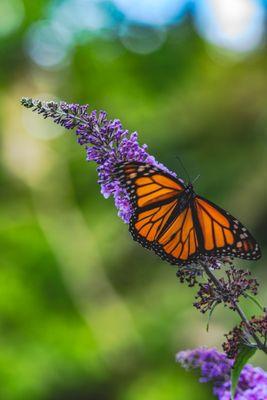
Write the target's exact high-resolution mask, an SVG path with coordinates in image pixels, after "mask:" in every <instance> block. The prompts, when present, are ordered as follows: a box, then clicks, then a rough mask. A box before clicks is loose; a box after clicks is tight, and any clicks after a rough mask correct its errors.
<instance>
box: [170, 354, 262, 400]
mask: <svg viewBox="0 0 267 400" xmlns="http://www.w3.org/2000/svg"><path fill="white" fill-rule="evenodd" d="M176 360H177V362H179V363H180V364H181V365H182V367H184V368H186V369H196V368H199V369H200V371H201V377H200V382H212V383H213V393H214V395H215V396H217V398H218V399H219V400H230V398H231V396H230V388H231V382H230V374H231V367H232V365H233V360H229V359H228V358H227V357H226V356H225V355H224V354H222V353H220V352H218V351H217V350H216V349H214V348H212V349H207V348H204V347H203V348H198V349H194V350H185V351H181V352H180V353H178V354H177V356H176ZM266 399H267V373H266V372H265V371H263V370H262V369H261V368H255V367H253V366H252V365H250V364H247V365H246V366H245V367H244V368H243V370H242V372H241V374H240V377H239V381H238V385H237V390H236V395H235V400H266Z"/></svg>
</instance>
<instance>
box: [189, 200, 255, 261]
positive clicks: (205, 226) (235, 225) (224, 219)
mask: <svg viewBox="0 0 267 400" xmlns="http://www.w3.org/2000/svg"><path fill="white" fill-rule="evenodd" d="M195 207H196V210H197V217H198V221H199V224H200V228H201V234H202V237H203V253H204V254H214V255H216V254H217V255H218V254H223V255H225V256H226V255H227V256H232V257H239V258H243V259H247V260H257V259H259V258H260V257H261V252H260V249H259V245H258V244H257V242H256V240H255V239H254V238H253V236H252V235H251V234H250V233H249V231H248V230H247V228H245V227H244V225H242V224H241V222H240V221H238V220H237V219H236V218H234V217H233V216H232V215H230V214H229V213H228V212H226V211H224V210H223V209H222V208H220V207H218V206H217V205H215V204H213V203H212V202H210V201H209V200H206V199H204V198H203V197H200V196H196V197H195Z"/></svg>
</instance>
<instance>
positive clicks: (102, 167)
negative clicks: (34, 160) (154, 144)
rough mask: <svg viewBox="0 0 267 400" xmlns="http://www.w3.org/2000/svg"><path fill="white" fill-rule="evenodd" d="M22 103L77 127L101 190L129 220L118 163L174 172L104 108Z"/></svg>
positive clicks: (65, 125)
mask: <svg viewBox="0 0 267 400" xmlns="http://www.w3.org/2000/svg"><path fill="white" fill-rule="evenodd" d="M21 103H22V104H23V105H24V106H25V107H27V108H32V109H33V111H36V112H37V113H38V114H41V115H43V117H44V118H48V117H49V118H51V119H52V120H53V121H54V122H55V123H57V124H59V125H61V126H64V127H65V128H67V129H74V128H75V129H76V135H77V141H78V143H79V144H80V145H82V146H84V147H85V149H86V153H87V161H95V162H96V163H97V164H98V168H97V172H98V176H99V183H100V185H101V193H102V194H103V196H104V197H105V198H108V197H109V196H113V197H114V200H115V205H116V207H117V208H118V210H119V212H118V214H119V216H120V217H121V218H122V219H123V221H124V222H126V223H129V221H130V218H131V214H132V209H131V204H130V201H129V197H128V194H127V192H126V190H125V189H123V188H122V187H121V186H120V185H119V182H118V180H116V179H115V177H114V168H115V166H116V164H118V163H119V162H123V161H140V162H147V163H149V164H151V165H154V166H157V167H160V168H161V169H163V170H164V171H167V172H169V173H171V174H172V175H175V174H174V173H173V172H171V171H169V170H168V169H167V168H166V167H165V166H164V165H162V164H160V163H159V162H157V161H156V160H155V158H154V157H153V156H151V155H150V154H149V153H148V152H147V145H145V144H144V145H142V146H140V145H139V143H138V134H137V133H136V132H134V133H129V132H128V131H127V130H125V129H123V127H122V124H121V122H120V121H119V120H118V119H114V120H109V119H108V118H107V114H106V113H105V112H103V111H100V112H97V111H92V112H91V113H88V105H79V104H67V103H65V102H60V103H56V102H53V101H50V102H42V101H40V100H32V99H28V98H23V99H22V100H21Z"/></svg>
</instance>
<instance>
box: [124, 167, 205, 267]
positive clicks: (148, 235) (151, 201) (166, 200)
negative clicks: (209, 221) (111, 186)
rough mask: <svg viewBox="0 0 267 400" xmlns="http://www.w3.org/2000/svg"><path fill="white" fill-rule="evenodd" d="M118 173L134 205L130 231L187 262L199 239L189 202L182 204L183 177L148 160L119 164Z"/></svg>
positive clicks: (170, 258) (162, 254)
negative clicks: (157, 166)
mask: <svg viewBox="0 0 267 400" xmlns="http://www.w3.org/2000/svg"><path fill="white" fill-rule="evenodd" d="M117 176H118V178H119V180H120V182H121V185H122V186H123V187H125V188H126V190H127V192H128V194H129V196H130V200H131V203H132V207H133V216H132V218H131V221H130V232H131V234H132V236H133V238H134V240H137V241H138V242H139V243H141V244H142V245H143V246H144V247H147V248H149V249H152V250H154V251H155V252H156V253H157V254H158V255H159V256H160V257H161V258H163V259H165V260H167V261H169V262H170V263H172V264H177V265H182V264H188V263H190V262H191V261H193V259H194V258H195V257H196V256H197V251H198V242H197V237H196V232H195V229H194V224H193V216H192V210H191V208H190V206H189V204H184V205H181V204H180V203H181V202H180V197H181V198H182V196H183V193H184V190H185V186H184V184H183V182H182V181H180V180H178V179H176V178H174V177H173V176H171V175H170V174H168V173H165V172H164V171H162V170H160V169H159V168H156V167H153V166H151V165H149V164H143V163H137V162H128V163H122V164H119V165H118V167H117Z"/></svg>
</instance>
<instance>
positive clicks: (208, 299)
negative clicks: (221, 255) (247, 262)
mask: <svg viewBox="0 0 267 400" xmlns="http://www.w3.org/2000/svg"><path fill="white" fill-rule="evenodd" d="M225 273H226V278H224V277H222V278H220V279H218V284H217V285H216V284H215V283H214V281H212V280H211V279H208V281H207V282H205V283H200V285H199V286H200V289H199V291H198V293H197V296H196V299H197V300H198V301H197V302H195V303H194V306H195V307H196V308H197V309H199V310H200V311H201V312H202V313H205V312H207V311H208V310H211V309H212V308H213V307H214V306H215V305H217V304H220V303H224V305H225V306H228V307H229V308H230V309H232V310H235V308H236V303H237V302H238V300H239V298H240V297H241V296H244V295H245V294H246V292H250V293H252V294H253V295H256V294H257V291H258V282H257V281H256V279H254V278H251V273H250V272H248V271H243V270H242V269H236V268H234V267H233V266H231V268H230V269H228V270H226V271H225Z"/></svg>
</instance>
